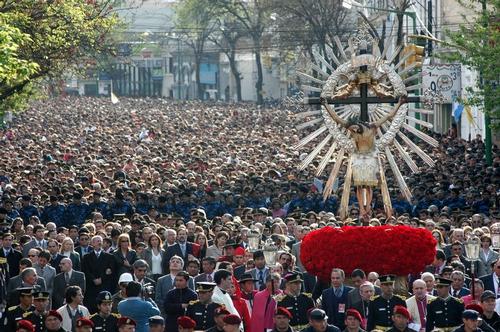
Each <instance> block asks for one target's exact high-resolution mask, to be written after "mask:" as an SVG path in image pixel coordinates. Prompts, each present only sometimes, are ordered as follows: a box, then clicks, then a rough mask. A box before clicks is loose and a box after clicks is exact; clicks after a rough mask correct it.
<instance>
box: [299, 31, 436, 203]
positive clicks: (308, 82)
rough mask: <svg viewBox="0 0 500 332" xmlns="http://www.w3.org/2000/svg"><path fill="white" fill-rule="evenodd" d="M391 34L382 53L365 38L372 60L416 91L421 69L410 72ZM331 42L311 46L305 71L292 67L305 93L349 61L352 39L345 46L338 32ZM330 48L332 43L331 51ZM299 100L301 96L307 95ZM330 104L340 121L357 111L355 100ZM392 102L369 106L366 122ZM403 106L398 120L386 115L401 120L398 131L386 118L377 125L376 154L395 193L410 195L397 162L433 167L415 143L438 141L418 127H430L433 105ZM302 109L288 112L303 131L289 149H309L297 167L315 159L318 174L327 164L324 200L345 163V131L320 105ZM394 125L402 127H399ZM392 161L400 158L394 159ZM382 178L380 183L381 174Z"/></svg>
mask: <svg viewBox="0 0 500 332" xmlns="http://www.w3.org/2000/svg"><path fill="white" fill-rule="evenodd" d="M393 38H394V37H393V36H392V35H391V36H389V37H388V39H387V40H386V41H385V42H384V50H383V51H382V52H380V50H379V48H378V45H379V44H378V41H376V40H370V45H372V55H373V56H375V57H376V58H377V62H384V63H385V64H388V65H389V67H390V68H391V69H392V70H393V71H394V72H396V73H397V75H399V76H400V77H401V79H402V82H403V84H404V86H405V89H406V91H407V93H408V96H416V95H417V94H418V93H419V92H420V90H421V89H422V86H421V84H420V83H417V82H418V80H419V79H420V77H421V73H420V72H415V69H416V65H415V64H412V65H407V62H408V59H409V58H410V57H411V56H412V55H413V54H412V52H409V53H405V54H404V55H402V54H400V53H401V51H402V49H403V46H402V45H400V46H399V47H395V48H392V47H391V40H392V39H393ZM333 42H334V44H333V45H332V46H327V47H326V48H325V54H321V53H320V51H318V50H314V51H313V62H311V63H309V64H308V65H307V67H308V70H307V72H306V71H297V76H298V78H299V79H300V83H301V88H302V91H304V94H305V95H306V96H307V95H308V94H310V93H313V94H315V95H318V94H319V93H321V91H323V88H324V86H325V84H327V79H328V78H329V76H330V74H331V73H333V72H335V70H336V69H337V68H338V67H339V66H341V65H342V64H344V63H346V62H348V61H350V59H351V58H352V55H353V54H354V52H355V46H356V45H354V44H352V43H350V45H349V46H348V47H347V48H344V46H343V45H342V42H341V41H340V39H339V38H338V37H335V38H334V40H333ZM333 47H335V49H336V50H335V51H334V50H333ZM346 53H348V54H349V55H350V56H351V58H350V57H348V56H347V54H346ZM384 76H385V77H384ZM346 79H347V77H346ZM380 83H383V84H386V85H387V84H388V83H389V84H390V82H389V81H388V78H387V77H386V75H383V76H382V78H381V79H380ZM304 99H307V97H306V98H304ZM331 106H332V107H333V109H334V110H335V112H337V114H338V115H339V116H340V117H341V118H342V119H344V120H347V119H349V117H351V116H352V115H356V114H358V113H359V106H357V105H343V106H339V105H331ZM392 107H393V106H391V105H389V104H381V105H377V106H370V121H377V120H378V119H380V118H381V117H383V116H384V115H386V114H387V113H388V112H390V111H391V110H392ZM404 109H405V110H406V114H403V115H401V116H400V117H399V119H397V118H398V116H396V117H395V118H394V119H393V120H392V121H401V123H400V124H399V127H397V128H398V130H397V131H394V130H393V128H392V127H393V126H392V121H388V122H386V123H385V124H383V125H382V126H381V127H380V128H379V131H378V133H377V137H376V138H377V147H378V153H379V155H380V158H379V162H380V163H385V162H387V163H388V164H389V167H390V168H391V170H392V173H393V175H394V177H395V180H396V182H397V184H398V186H399V188H400V190H401V192H402V193H403V195H404V196H405V197H406V198H407V199H408V200H410V199H411V192H410V190H409V188H408V186H407V185H406V182H405V179H404V177H403V175H402V173H401V170H400V168H399V167H408V169H409V170H410V171H411V172H413V173H418V172H419V171H420V167H419V165H427V166H430V167H432V166H434V161H433V160H432V158H431V157H430V156H429V155H428V154H427V153H426V152H425V151H424V150H423V149H422V148H421V147H419V145H418V144H416V142H419V141H420V142H423V143H426V144H428V145H430V146H432V147H435V146H437V145H438V142H437V140H435V139H434V138H433V137H431V136H430V135H428V134H426V133H425V132H423V131H422V130H421V129H424V130H427V129H432V128H433V125H432V123H430V122H428V121H426V116H428V115H431V114H433V110H430V109H424V108H421V107H419V106H418V104H411V105H407V106H405V108H404ZM302 110H303V111H302V112H299V113H295V114H294V117H295V118H296V119H297V121H299V122H301V123H299V124H298V125H297V126H296V128H297V129H298V130H300V131H303V132H305V133H306V134H305V135H304V137H303V138H302V139H300V141H299V142H298V143H297V144H295V145H294V146H293V148H294V149H309V151H310V152H309V153H308V155H307V157H306V158H305V159H303V160H302V162H301V163H300V165H299V168H300V169H301V170H303V169H306V168H307V167H308V166H309V165H310V164H311V163H313V162H314V161H315V160H318V166H317V167H316V176H319V175H320V174H322V173H323V172H324V171H325V170H326V169H327V167H328V166H329V164H331V163H332V164H333V165H332V167H331V170H330V172H329V176H328V178H327V181H326V184H325V187H324V192H323V197H324V199H327V198H328V197H329V196H330V195H331V194H332V193H333V192H334V190H333V188H334V183H335V180H336V179H337V178H338V176H339V175H340V173H341V169H342V166H348V164H350V163H351V155H352V151H351V150H350V149H349V145H346V144H345V140H344V141H343V140H342V138H347V139H349V135H348V133H347V132H346V130H344V129H343V128H341V127H340V126H339V125H337V124H336V123H335V122H334V121H332V119H331V118H330V117H329V115H328V114H327V112H326V111H324V109H323V107H322V109H321V110H318V109H311V108H305V107H302ZM398 114H399V112H398ZM399 128H401V129H403V130H399ZM391 130H392V131H393V132H391ZM398 160H402V161H404V163H398ZM403 165H405V166H403ZM380 167H382V168H381V169H383V165H380ZM346 171H347V173H349V167H347V169H346ZM347 173H346V178H345V180H344V183H347V184H349V188H345V185H344V189H343V190H344V191H345V190H347V192H349V190H350V183H351V181H350V180H348V179H347V177H348V174H347ZM382 182H385V176H384V181H382ZM385 185H386V183H385ZM381 190H382V192H383V193H382V194H383V196H388V189H387V187H385V188H384V187H381ZM387 199H388V198H387V197H384V200H387ZM342 203H345V202H344V201H343V202H342ZM389 203H390V202H389Z"/></svg>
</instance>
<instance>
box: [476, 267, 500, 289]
mask: <svg viewBox="0 0 500 332" xmlns="http://www.w3.org/2000/svg"><path fill="white" fill-rule="evenodd" d="M480 279H481V280H482V281H483V284H484V290H489V291H492V292H493V293H495V294H498V292H499V290H498V286H499V285H500V259H498V260H497V261H496V262H495V263H494V264H493V273H491V274H488V275H485V276H482V277H481V278H480Z"/></svg>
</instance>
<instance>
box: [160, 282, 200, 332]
mask: <svg viewBox="0 0 500 332" xmlns="http://www.w3.org/2000/svg"><path fill="white" fill-rule="evenodd" d="M197 299H198V295H197V294H196V293H195V292H194V291H193V290H191V289H189V288H188V287H186V288H182V289H181V288H174V289H172V290H170V291H169V292H168V293H167V296H166V298H165V301H164V305H165V315H166V316H167V317H166V319H165V330H166V331H177V318H179V317H180V316H183V315H184V314H185V312H186V310H185V309H184V308H182V304H183V303H185V304H188V303H189V302H191V301H195V300H197Z"/></svg>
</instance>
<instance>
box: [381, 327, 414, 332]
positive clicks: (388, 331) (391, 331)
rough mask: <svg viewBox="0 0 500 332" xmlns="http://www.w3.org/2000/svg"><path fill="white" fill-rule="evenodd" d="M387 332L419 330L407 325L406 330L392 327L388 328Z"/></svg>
mask: <svg viewBox="0 0 500 332" xmlns="http://www.w3.org/2000/svg"><path fill="white" fill-rule="evenodd" d="M387 332H417V331H415V330H413V329H410V328H409V327H406V328H405V329H404V330H402V331H401V330H398V329H397V328H395V327H391V328H390V329H388V330H387Z"/></svg>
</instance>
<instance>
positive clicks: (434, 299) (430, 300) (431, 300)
mask: <svg viewBox="0 0 500 332" xmlns="http://www.w3.org/2000/svg"><path fill="white" fill-rule="evenodd" d="M437 299H438V297H435V298H433V299H428V300H427V303H432V302H434V301H436V300H437Z"/></svg>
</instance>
